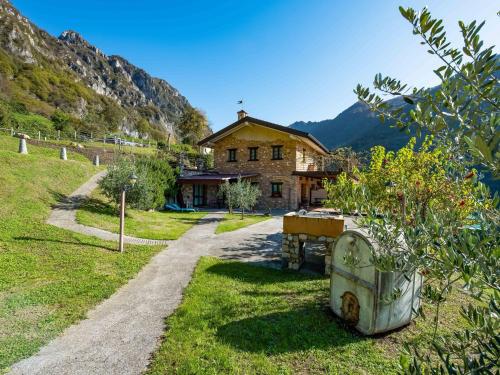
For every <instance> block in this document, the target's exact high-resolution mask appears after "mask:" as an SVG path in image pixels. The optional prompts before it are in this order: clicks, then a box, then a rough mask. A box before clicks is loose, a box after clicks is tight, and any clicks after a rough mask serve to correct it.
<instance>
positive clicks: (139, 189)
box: [99, 157, 177, 210]
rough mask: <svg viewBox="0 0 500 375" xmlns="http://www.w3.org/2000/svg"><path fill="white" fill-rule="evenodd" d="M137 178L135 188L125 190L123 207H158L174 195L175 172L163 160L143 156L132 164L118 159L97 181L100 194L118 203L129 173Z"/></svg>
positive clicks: (123, 159) (126, 160) (131, 161)
mask: <svg viewBox="0 0 500 375" xmlns="http://www.w3.org/2000/svg"><path fill="white" fill-rule="evenodd" d="M134 173H135V174H136V175H137V182H136V183H135V185H134V186H133V187H132V188H130V189H129V190H127V204H129V205H130V206H131V207H133V208H137V209H142V210H148V209H154V208H158V207H161V206H162V205H163V204H164V203H165V200H166V198H168V197H169V196H172V195H174V194H175V193H176V184H175V180H176V177H177V176H176V175H177V173H176V171H174V170H173V169H172V167H170V165H169V164H168V163H167V161H166V160H163V159H159V158H147V157H143V158H140V159H137V160H135V161H133V160H131V159H127V158H120V159H118V160H116V161H115V162H114V163H113V164H111V165H110V166H109V167H108V173H107V175H106V176H105V177H104V178H103V179H102V180H101V181H100V182H99V186H100V187H101V190H102V191H103V193H104V195H105V196H107V197H108V198H109V199H110V200H111V201H113V202H115V203H116V204H119V202H120V195H121V192H122V190H123V187H124V186H127V185H128V183H129V178H130V176H131V175H132V174H134Z"/></svg>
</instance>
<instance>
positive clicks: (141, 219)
mask: <svg viewBox="0 0 500 375" xmlns="http://www.w3.org/2000/svg"><path fill="white" fill-rule="evenodd" d="M126 215H127V216H126V219H125V233H126V234H127V235H129V236H134V237H139V238H148V239H152V240H175V239H177V238H179V237H180V236H182V235H183V234H184V233H185V232H186V231H187V230H188V229H189V228H191V227H192V226H193V225H194V224H196V223H197V222H198V221H199V220H200V219H201V218H202V217H203V216H205V215H206V212H165V211H162V212H157V211H155V212H146V211H140V210H132V209H127V212H126ZM76 219H77V221H78V222H79V223H80V224H84V225H88V226H91V227H97V228H101V229H105V230H108V231H110V232H114V233H118V232H119V230H120V227H119V225H120V219H119V217H118V211H117V208H116V207H115V206H114V205H113V204H110V203H107V200H106V198H105V197H104V196H103V195H102V194H100V193H99V192H98V191H95V192H94V194H93V195H92V197H91V198H90V199H89V200H87V202H86V203H85V204H83V205H82V206H81V207H80V209H79V210H78V211H77V213H76Z"/></svg>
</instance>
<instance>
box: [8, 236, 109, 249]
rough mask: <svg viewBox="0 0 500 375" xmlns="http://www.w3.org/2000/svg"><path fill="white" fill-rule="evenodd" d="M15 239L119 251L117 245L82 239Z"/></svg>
mask: <svg viewBox="0 0 500 375" xmlns="http://www.w3.org/2000/svg"><path fill="white" fill-rule="evenodd" d="M13 239H14V240H16V241H37V242H56V243H61V244H66V245H77V246H82V245H83V246H89V247H95V248H97V249H105V250H109V251H118V250H117V248H116V247H115V248H113V247H107V246H101V245H96V244H93V243H88V242H81V241H61V240H51V239H47V238H36V237H28V236H19V237H13Z"/></svg>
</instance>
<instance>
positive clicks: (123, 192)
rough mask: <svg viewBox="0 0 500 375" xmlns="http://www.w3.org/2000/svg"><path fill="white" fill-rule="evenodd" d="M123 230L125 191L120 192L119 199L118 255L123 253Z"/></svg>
mask: <svg viewBox="0 0 500 375" xmlns="http://www.w3.org/2000/svg"><path fill="white" fill-rule="evenodd" d="M124 228H125V189H123V190H122V195H121V199H120V242H119V244H118V249H119V250H120V253H123V232H124Z"/></svg>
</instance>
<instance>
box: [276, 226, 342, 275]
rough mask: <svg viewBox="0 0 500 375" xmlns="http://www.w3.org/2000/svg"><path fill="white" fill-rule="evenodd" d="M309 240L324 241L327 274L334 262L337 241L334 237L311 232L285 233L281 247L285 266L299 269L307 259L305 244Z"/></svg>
mask: <svg viewBox="0 0 500 375" xmlns="http://www.w3.org/2000/svg"><path fill="white" fill-rule="evenodd" d="M307 242H315V243H323V244H324V246H325V248H326V253H325V275H329V274H330V265H331V263H332V250H333V244H334V242H335V238H334V237H326V236H321V237H317V236H312V235H310V234H305V233H300V234H290V233H283V241H282V248H281V259H282V262H283V267H284V268H289V269H292V270H298V269H300V267H301V266H302V264H303V263H304V261H305V255H306V254H305V252H306V249H305V246H306V244H307Z"/></svg>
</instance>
